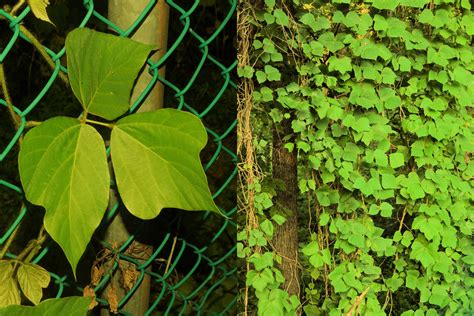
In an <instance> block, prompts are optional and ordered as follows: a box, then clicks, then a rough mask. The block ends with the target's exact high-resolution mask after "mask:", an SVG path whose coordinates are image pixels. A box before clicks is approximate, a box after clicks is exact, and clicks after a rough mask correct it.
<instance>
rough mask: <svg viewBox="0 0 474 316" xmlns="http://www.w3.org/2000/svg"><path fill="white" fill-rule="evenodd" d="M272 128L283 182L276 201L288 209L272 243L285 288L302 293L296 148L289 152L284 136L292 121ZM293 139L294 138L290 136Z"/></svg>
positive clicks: (277, 177) (275, 170)
mask: <svg viewBox="0 0 474 316" xmlns="http://www.w3.org/2000/svg"><path fill="white" fill-rule="evenodd" d="M279 127H280V130H278V129H277V128H276V127H274V128H273V155H272V168H273V178H274V179H275V180H276V181H277V182H282V183H283V184H284V188H282V189H280V190H277V195H276V197H275V204H276V205H277V206H279V207H281V208H284V209H285V210H287V214H286V216H285V217H286V218H287V219H286V221H285V223H283V225H281V226H279V227H278V228H277V229H276V233H275V236H274V237H273V246H274V248H275V251H276V253H277V254H278V255H280V256H281V257H282V263H281V265H280V267H279V268H280V269H281V272H282V274H283V276H284V277H285V283H284V285H283V289H284V290H285V291H287V292H288V294H289V295H290V296H291V295H297V296H298V297H299V295H300V282H299V279H300V278H299V275H300V273H299V271H298V207H297V201H298V199H297V198H298V183H297V172H296V164H297V159H296V150H293V152H291V153H290V152H289V151H288V150H287V149H286V148H284V145H285V143H284V142H283V141H282V137H283V136H285V135H290V134H291V133H292V132H293V131H292V130H291V121H289V120H286V121H283V122H282V123H281V125H280V126H279ZM289 141H290V142H291V141H292V140H291V139H290V140H289Z"/></svg>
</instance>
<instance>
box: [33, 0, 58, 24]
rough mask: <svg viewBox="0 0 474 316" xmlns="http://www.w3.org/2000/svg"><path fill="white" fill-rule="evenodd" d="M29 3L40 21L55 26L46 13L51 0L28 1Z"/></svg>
mask: <svg viewBox="0 0 474 316" xmlns="http://www.w3.org/2000/svg"><path fill="white" fill-rule="evenodd" d="M27 3H28V6H29V7H30V9H31V11H32V12H33V14H34V15H35V16H36V17H37V18H38V19H40V20H43V21H46V22H49V23H51V24H53V25H54V23H53V22H51V20H50V19H49V16H48V12H46V8H47V7H48V6H49V0H27Z"/></svg>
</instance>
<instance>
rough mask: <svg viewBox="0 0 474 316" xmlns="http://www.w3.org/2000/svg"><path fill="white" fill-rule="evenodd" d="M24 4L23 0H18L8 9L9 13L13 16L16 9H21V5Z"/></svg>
mask: <svg viewBox="0 0 474 316" xmlns="http://www.w3.org/2000/svg"><path fill="white" fill-rule="evenodd" d="M24 4H25V0H19V1H18V2H17V4H15V6H14V7H13V9H12V10H11V11H10V15H12V16H14V15H15V14H16V12H17V11H18V10H20V9H21V7H22V6H23V5H24Z"/></svg>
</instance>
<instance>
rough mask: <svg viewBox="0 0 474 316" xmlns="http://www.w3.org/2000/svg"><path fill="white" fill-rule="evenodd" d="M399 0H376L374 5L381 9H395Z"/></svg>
mask: <svg viewBox="0 0 474 316" xmlns="http://www.w3.org/2000/svg"><path fill="white" fill-rule="evenodd" d="M398 4H399V1H397V0H374V2H373V3H372V5H373V6H374V7H375V8H377V9H379V10H395V8H396V7H397V6H398Z"/></svg>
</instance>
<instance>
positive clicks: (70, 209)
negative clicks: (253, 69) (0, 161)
mask: <svg viewBox="0 0 474 316" xmlns="http://www.w3.org/2000/svg"><path fill="white" fill-rule="evenodd" d="M24 4H25V1H19V2H18V4H17V5H16V6H15V7H14V8H13V9H12V10H11V11H10V13H11V14H13V15H14V14H15V12H16V11H18V10H19V9H20V8H21V7H22V6H23V5H24ZM27 4H28V5H29V7H30V9H31V10H32V11H33V13H34V14H35V16H37V17H38V18H40V19H42V20H45V21H48V22H50V21H49V18H48V16H47V14H46V6H47V4H48V2H47V1H33V0H32V1H28V2H27ZM19 27H20V32H21V33H22V34H23V35H24V36H25V37H26V38H27V39H28V40H29V41H30V42H31V44H32V45H33V46H35V47H36V48H37V49H38V51H39V52H40V53H41V55H42V56H43V58H45V59H46V61H47V62H48V64H49V65H50V66H51V67H52V68H55V67H56V63H57V61H53V60H52V59H51V58H50V56H49V55H48V53H47V52H46V51H45V49H44V48H43V46H42V45H41V43H40V42H39V41H38V40H37V39H36V38H35V36H34V35H33V34H32V33H31V32H29V31H28V30H27V29H26V28H25V27H24V26H23V25H20V26H19ZM111 48H115V50H114V49H111ZM154 49H155V48H154V47H153V46H150V45H145V44H142V43H139V42H135V41H133V40H130V39H128V38H121V37H118V36H114V35H110V34H105V33H101V32H97V31H93V30H90V29H87V28H79V29H75V30H73V31H71V32H70V33H69V34H68V36H67V38H66V55H67V65H68V72H67V77H66V76H65V75H64V74H63V73H61V72H59V77H61V78H62V80H63V81H64V82H65V83H66V84H67V85H69V84H70V86H71V89H72V92H73V93H74V95H75V96H76V98H77V99H78V100H79V102H80V103H81V105H82V109H83V113H82V115H81V117H80V118H71V117H61V116H58V117H53V118H50V119H48V120H46V121H44V122H36V121H31V122H27V124H26V126H27V128H28V129H29V130H28V132H27V133H26V134H25V135H24V136H23V135H22V136H21V137H20V141H19V146H20V151H19V157H18V165H19V174H20V179H21V182H22V186H23V189H24V195H25V198H26V199H27V200H28V202H30V203H33V204H36V205H40V206H43V207H44V208H45V209H46V214H45V217H44V224H43V226H42V227H41V229H40V232H39V234H38V237H37V238H36V239H34V240H32V241H30V242H29V243H28V245H27V246H26V247H25V248H24V249H23V251H21V253H20V254H19V255H17V256H13V259H8V260H7V259H4V256H5V255H6V254H7V252H8V250H9V247H10V246H11V244H12V242H13V240H14V239H15V237H16V236H17V232H18V226H17V227H16V229H15V230H14V231H13V232H12V233H11V234H10V236H9V238H8V240H7V241H6V243H5V245H4V247H3V248H2V250H1V252H0V280H2V282H1V284H0V314H1V315H4V314H6V315H16V314H21V313H24V314H26V313H28V315H43V313H44V312H45V310H47V311H48V313H53V312H54V310H56V311H58V312H61V313H67V314H68V313H70V314H71V315H72V314H77V315H84V314H85V313H86V312H87V309H92V308H94V306H95V305H97V303H96V302H95V300H92V302H91V299H90V298H91V297H92V298H95V293H94V290H93V288H91V287H88V288H86V289H85V292H84V296H86V297H84V298H80V297H75V298H74V297H73V298H63V299H49V300H45V301H43V302H41V299H42V295H43V288H46V287H48V285H49V283H50V275H49V273H48V271H46V270H45V269H44V268H42V267H40V266H39V265H37V264H34V263H31V262H32V260H33V259H34V258H35V256H36V255H37V254H38V253H39V251H40V250H41V248H42V244H43V243H44V242H45V240H46V238H47V236H51V237H52V239H54V240H55V241H56V242H57V243H58V244H59V246H60V247H61V248H62V250H63V251H64V254H65V255H66V258H67V260H68V261H69V263H70V265H71V268H72V272H73V274H74V276H76V268H77V265H78V262H79V260H80V258H81V257H82V255H83V254H84V252H85V250H86V247H87V245H88V243H89V241H90V240H91V237H92V235H93V233H94V231H95V230H96V229H97V227H98V226H99V224H100V222H101V221H102V218H103V216H104V214H105V211H106V209H107V206H108V203H109V191H110V186H111V175H110V173H109V166H108V157H107V156H108V154H107V152H106V147H105V142H104V139H103V138H102V135H101V134H100V133H99V131H98V130H96V129H95V128H94V127H92V125H95V126H103V127H107V128H109V129H110V130H111V136H110V156H111V161H112V165H113V174H114V176H115V179H114V180H115V185H116V186H117V188H118V191H119V193H120V197H121V200H122V201H123V203H124V205H125V206H126V208H127V209H128V210H129V211H130V212H131V213H132V214H133V215H135V216H136V217H138V218H141V219H152V218H155V217H156V216H158V215H159V214H160V212H161V210H162V209H163V208H178V209H183V210H188V211H194V210H196V211H197V210H207V211H213V212H216V213H218V214H220V210H219V208H218V207H217V206H216V205H215V203H214V201H213V199H212V196H211V193H210V190H209V188H208V184H207V179H206V175H205V173H204V169H203V167H202V165H201V161H200V158H199V153H200V151H201V150H202V149H203V148H204V146H205V145H206V143H207V132H206V130H205V128H204V126H203V124H202V122H201V121H200V119H199V118H198V117H196V116H195V115H193V114H191V113H188V112H184V111H179V110H175V109H161V110H158V111H154V112H146V113H138V114H129V113H128V112H129V111H130V104H129V102H130V95H131V91H132V88H133V86H134V82H135V79H136V77H137V76H138V74H139V72H140V69H141V68H142V66H143V64H144V63H145V61H146V60H147V57H148V55H149V54H150V53H151V51H153V50H154ZM116 52H117V53H116ZM0 85H1V87H2V92H3V95H4V98H5V100H6V105H7V109H8V112H9V115H10V117H11V119H12V122H13V125H14V127H15V128H16V129H17V130H18V129H19V127H20V124H21V120H20V116H19V115H18V114H17V112H18V109H16V108H15V107H14V103H13V100H12V99H11V97H10V94H9V92H8V87H7V77H6V74H5V70H4V65H3V63H0ZM89 114H93V115H95V116H97V117H99V118H100V119H103V120H105V121H100V120H96V119H90V118H88V115H89ZM126 114H129V115H126ZM136 165H138V166H139V168H138V169H137V168H136V167H135V166H136ZM22 208H23V207H22ZM175 242H176V238H175ZM173 245H174V244H173ZM173 248H174V246H173ZM128 250H130V251H132V247H131V246H130V248H128ZM173 250H174V249H173ZM171 255H172V254H170V256H171ZM112 257H113V256H110V253H108V254H106V255H105V256H104V258H102V259H100V260H99V259H98V261H97V262H101V260H102V261H107V260H108V261H110V260H109V259H110V258H112ZM106 259H107V260H106ZM33 262H34V261H33ZM120 268H121V270H122V273H123V274H124V279H125V282H126V284H125V286H126V287H128V289H129V290H130V289H131V288H132V287H133V285H134V282H135V281H136V278H137V273H138V272H137V271H136V270H135V271H132V269H131V268H128V267H122V266H121V267H120ZM97 269H98V267H97V266H94V267H93V269H92V270H93V273H92V279H93V280H92V282H91V285H93V286H96V285H97V284H98V281H100V279H101V278H102V275H103V274H104V271H102V272H100V273H99V272H98V271H96V270H97ZM20 290H21V291H20ZM21 293H23V295H24V296H25V297H26V298H27V299H28V300H29V301H30V302H31V303H33V304H34V305H36V306H35V307H26V306H22V305H20V304H21V302H22V297H21ZM108 299H109V305H110V309H111V311H112V312H117V304H116V303H118V300H117V297H116V295H115V293H114V292H113V290H112V291H109V293H108ZM114 302H115V303H114ZM68 311H69V312H68Z"/></svg>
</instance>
